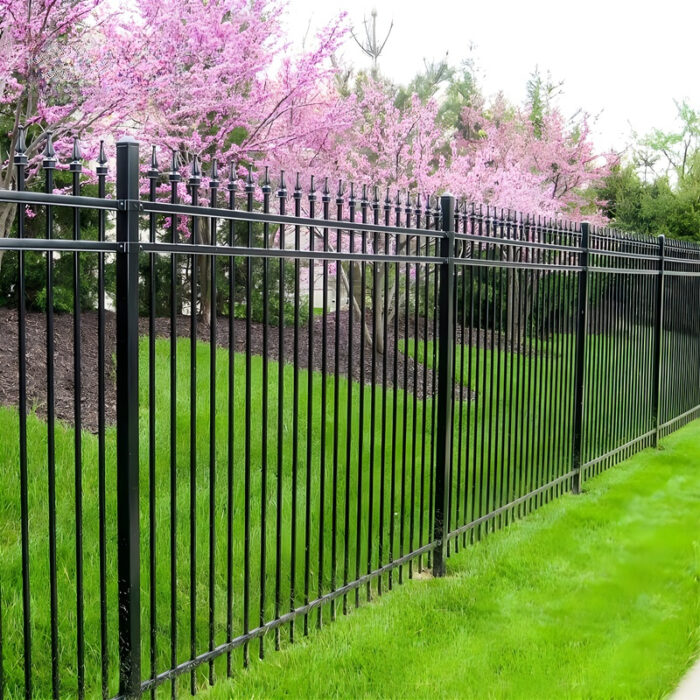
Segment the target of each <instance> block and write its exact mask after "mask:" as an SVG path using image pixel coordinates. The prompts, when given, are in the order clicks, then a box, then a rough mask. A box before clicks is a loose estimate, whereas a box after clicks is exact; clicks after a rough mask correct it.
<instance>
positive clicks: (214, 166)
mask: <svg viewBox="0 0 700 700" xmlns="http://www.w3.org/2000/svg"><path fill="white" fill-rule="evenodd" d="M218 189H219V168H218V163H217V160H216V158H214V159H212V163H211V172H210V174H209V206H210V207H216V205H217V195H218ZM207 225H208V226H209V231H210V235H209V243H210V245H212V246H216V245H217V242H218V241H217V235H216V234H217V221H216V219H215V218H211V219H209V220H208V221H207ZM205 259H206V258H205ZM216 262H217V256H216V255H212V256H210V257H209V265H210V269H209V291H208V293H209V313H210V316H209V649H213V648H214V625H215V610H216V511H217V504H216V493H217V488H216V384H217V377H216V291H217V286H216V282H217V280H216ZM206 293H207V290H205V289H202V295H204V294H206ZM209 684H210V685H213V684H214V659H211V660H210V661H209Z"/></svg>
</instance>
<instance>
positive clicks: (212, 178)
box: [209, 158, 219, 187]
mask: <svg viewBox="0 0 700 700" xmlns="http://www.w3.org/2000/svg"><path fill="white" fill-rule="evenodd" d="M214 183H216V185H218V184H219V161H218V160H217V159H216V158H212V159H211V172H210V173H209V187H216V185H215V184H214Z"/></svg>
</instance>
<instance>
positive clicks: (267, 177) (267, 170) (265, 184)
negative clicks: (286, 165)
mask: <svg viewBox="0 0 700 700" xmlns="http://www.w3.org/2000/svg"><path fill="white" fill-rule="evenodd" d="M262 189H263V192H269V191H270V189H271V187H270V167H269V166H267V165H266V166H265V177H264V178H263V183H262Z"/></svg>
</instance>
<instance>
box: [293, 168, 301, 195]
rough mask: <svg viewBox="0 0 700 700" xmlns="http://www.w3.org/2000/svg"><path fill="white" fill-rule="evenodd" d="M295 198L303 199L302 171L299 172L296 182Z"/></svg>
mask: <svg viewBox="0 0 700 700" xmlns="http://www.w3.org/2000/svg"><path fill="white" fill-rule="evenodd" d="M294 199H301V173H299V172H297V179H296V182H295V183H294Z"/></svg>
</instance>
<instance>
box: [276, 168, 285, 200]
mask: <svg viewBox="0 0 700 700" xmlns="http://www.w3.org/2000/svg"><path fill="white" fill-rule="evenodd" d="M277 194H278V195H279V196H280V197H286V196H287V184H286V183H285V181H284V170H280V187H279V190H278V191H277Z"/></svg>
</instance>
